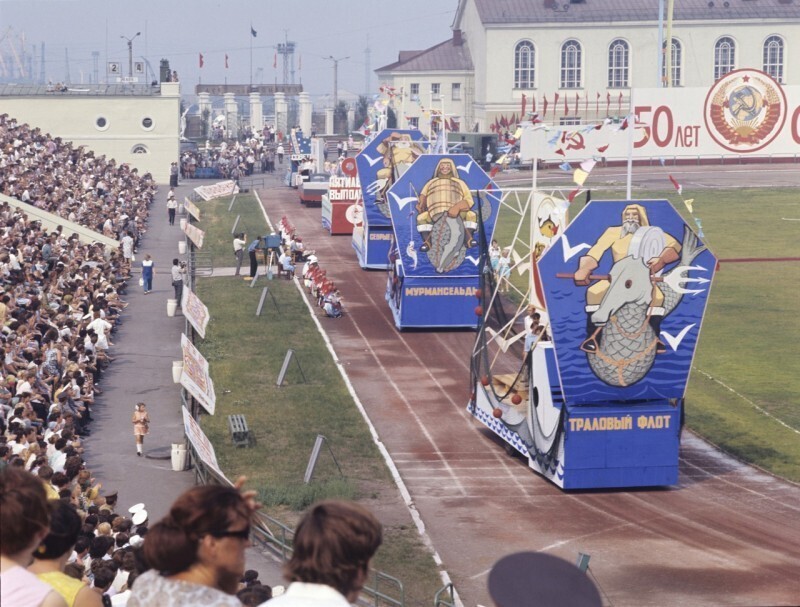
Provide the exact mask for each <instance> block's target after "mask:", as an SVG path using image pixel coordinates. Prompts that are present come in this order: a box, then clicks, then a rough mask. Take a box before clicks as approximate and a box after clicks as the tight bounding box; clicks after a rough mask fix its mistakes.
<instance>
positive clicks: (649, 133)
mask: <svg viewBox="0 0 800 607" xmlns="http://www.w3.org/2000/svg"><path fill="white" fill-rule="evenodd" d="M544 100H546V97H545V98H544V99H543V100H542V102H540V103H539V107H540V108H542V109H544V108H546V107H547V106H546V104H544V103H543V101H544ZM559 107H560V106H559ZM576 107H577V109H578V110H579V112H578V113H577V114H576V115H571V116H570V118H571V121H572V122H579V123H583V124H585V125H586V126H581V125H578V124H575V125H567V124H563V125H555V124H550V125H549V126H547V127H546V129H547V131H548V132H547V134H546V135H544V136H543V139H545V138H546V139H547V143H546V144H545V143H544V141H543V139H540V140H539V145H538V148H537V157H538V158H540V159H541V160H544V161H548V162H553V161H557V162H558V164H561V163H563V162H564V160H568V161H570V162H571V161H572V160H574V159H580V160H587V159H589V158H592V157H593V156H594V157H597V158H596V159H598V160H599V159H600V158H601V157H602V158H604V159H605V160H614V161H622V160H627V153H628V144H627V142H628V138H629V137H630V135H631V133H630V132H629V131H628V130H627V127H628V126H629V120H630V122H632V123H633V125H632V126H633V127H634V129H635V130H634V132H633V133H632V135H633V141H634V142H633V158H634V159H635V160H641V159H646V160H655V159H659V160H661V161H667V160H680V159H693V160H696V159H697V158H698V157H713V158H720V157H722V156H730V155H731V154H732V153H735V154H742V155H749V156H766V155H773V156H775V155H786V156H787V157H788V156H792V155H794V154H795V153H796V152H797V149H798V146H800V86H792V85H781V84H778V83H777V82H776V81H775V80H774V79H773V78H771V77H770V76H769V75H768V74H765V73H764V72H761V71H759V70H753V69H741V70H734V71H732V72H730V73H728V74H726V75H725V76H724V77H722V78H720V79H719V80H718V81H717V82H715V83H714V84H713V85H712V86H711V87H678V88H642V89H636V90H635V91H634V107H633V108H629V107H628V104H627V101H625V103H623V102H622V100H620V99H619V98H618V99H614V100H612V99H611V96H610V95H608V96H607V97H606V99H605V103H600V101H599V97H598V99H597V103H590V104H588V106H587V105H585V104H579V105H578V106H576ZM587 107H588V110H589V111H586V112H584V113H580V112H581V111H583V110H584V109H586V108H587ZM539 118H544V120H545V122H547V123H550V122H551V119H553V116H552V113H551V115H550V116H548V115H546V114H542V115H541V116H540V117H539ZM487 120H489V121H492V120H494V121H495V122H496V123H497V124H498V125H501V123H502V122H503V121H502V120H499V119H497V118H496V117H495V116H494V115H491V116H487ZM537 120H538V121H539V122H541V120H540V119H534V120H533V122H534V123H536V122H537ZM507 122H508V121H507ZM509 125H510V122H509ZM542 126H543V127H544V125H542ZM503 128H504V129H505V127H503ZM509 128H513V126H509ZM523 139H524V135H523ZM619 141H623V142H624V143H623V144H622V145H620V144H618V143H617V142H619ZM522 147H523V148H524V147H525V144H524V141H523V143H522ZM523 157H526V158H528V159H529V158H530V154H528V155H527V156H526V154H524V153H523Z"/></svg>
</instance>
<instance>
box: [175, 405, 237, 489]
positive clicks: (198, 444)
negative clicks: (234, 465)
mask: <svg viewBox="0 0 800 607" xmlns="http://www.w3.org/2000/svg"><path fill="white" fill-rule="evenodd" d="M181 410H182V411H183V430H184V432H185V433H186V438H188V439H189V442H190V443H191V444H192V447H194V450H195V452H197V456H198V457H199V458H200V461H202V462H203V463H204V464H205V465H206V466H208V467H209V468H211V469H212V470H213V471H214V472H216V473H217V474H219V475H220V476H221V477H222V478H224V479H226V480H227V477H226V476H225V474H224V473H223V472H222V470H220V468H219V464H218V463H217V454H216V452H215V451H214V445H213V444H211V441H210V440H208V437H207V436H206V433H205V432H203V429H202V428H201V427H200V424H198V423H197V421H195V420H194V419H192V415H191V413H189V411H188V410H187V409H186V407H181ZM229 482H230V481H229Z"/></svg>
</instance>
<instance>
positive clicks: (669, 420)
mask: <svg viewBox="0 0 800 607" xmlns="http://www.w3.org/2000/svg"><path fill="white" fill-rule="evenodd" d="M680 417H681V409H680V406H672V405H670V404H669V402H664V401H662V402H659V403H648V404H643V405H615V406H580V407H569V416H568V418H567V420H566V425H565V440H564V454H563V458H562V459H563V462H564V473H563V479H564V488H565V489H576V488H594V487H634V486H642V487H644V486H659V485H669V484H674V483H675V482H677V475H678V449H679V442H680Z"/></svg>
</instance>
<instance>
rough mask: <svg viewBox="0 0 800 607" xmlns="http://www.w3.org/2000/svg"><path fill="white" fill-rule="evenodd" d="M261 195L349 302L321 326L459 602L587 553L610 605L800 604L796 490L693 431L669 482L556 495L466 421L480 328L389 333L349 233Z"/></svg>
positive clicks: (379, 280)
mask: <svg viewBox="0 0 800 607" xmlns="http://www.w3.org/2000/svg"><path fill="white" fill-rule="evenodd" d="M260 194H261V198H262V200H264V201H265V203H264V204H265V207H266V210H267V213H268V214H269V216H270V218H271V219H272V220H273V222H275V221H276V220H278V219H279V218H280V217H281V216H283V215H286V216H287V217H288V218H289V219H290V220H291V221H292V222H293V223H294V225H295V226H296V227H297V230H298V233H299V234H300V235H302V236H303V241H304V243H305V244H306V246H307V248H310V249H315V250H316V252H317V255H318V257H319V259H320V262H321V264H322V266H323V267H324V268H326V269H327V271H328V276H329V277H330V278H332V279H333V280H335V281H336V284H337V286H338V287H339V288H340V290H341V292H342V295H343V297H344V304H345V308H346V312H347V315H346V316H345V318H343V319H341V320H337V321H333V320H331V321H329V322H328V321H325V320H323V325H324V327H325V330H326V331H327V332H328V335H329V336H330V339H331V341H332V343H333V346H334V348H335V350H336V353H337V355H338V357H339V359H340V361H341V362H342V364H343V365H344V366H345V368H346V369H347V372H348V374H349V376H350V379H351V381H352V383H353V385H354V387H355V390H356V392H357V393H358V396H359V398H360V400H361V401H362V402H363V404H364V406H365V408H366V410H367V413H368V414H369V416H370V418H371V420H372V422H373V423H374V424H375V427H376V428H377V430H378V432H379V434H380V436H381V438H382V440H383V441H384V443H385V444H386V446H387V448H388V450H389V452H390V453H391V455H392V457H393V459H394V461H395V463H396V465H397V468H398V469H399V471H400V474H401V476H402V477H403V480H404V481H405V483H406V484H407V486H408V489H409V491H410V492H411V495H412V497H413V499H414V502H415V503H416V505H417V507H418V509H419V511H420V513H421V515H422V518H423V520H424V522H425V524H426V527H427V531H428V533H429V535H430V536H431V539H432V540H433V543H434V545H435V547H436V549H437V550H438V552H439V554H440V555H441V557H442V559H443V561H444V565H445V567H446V568H447V570H448V572H449V573H450V575H451V577H452V578H453V581H454V582H455V585H456V588H457V590H458V591H459V593H460V594H461V598H462V600H463V601H464V604H465V605H468V606H473V605H476V604H483V605H491V604H492V603H491V600H490V599H489V597H488V593H487V591H486V579H487V575H488V571H489V569H490V568H491V566H492V564H493V563H494V562H495V561H496V560H497V559H498V558H499V557H500V556H502V555H505V554H508V553H511V552H515V551H520V550H539V551H546V552H549V553H551V554H555V555H558V556H561V557H564V558H566V559H568V560H570V561H573V562H574V561H575V559H576V557H577V554H578V552H584V553H588V554H590V555H591V561H590V563H589V567H590V572H591V573H592V574H593V576H594V578H595V580H596V581H597V583H598V585H599V586H600V587H601V589H602V592H603V593H604V596H605V602H606V603H607V604H611V605H615V606H622V605H632V606H634V605H635V606H637V607H638V606H643V605H659V606H661V605H797V604H800V581H798V579H799V578H800V576H799V575H798V571H800V487H798V486H797V485H794V484H791V483H787V482H784V481H781V480H779V479H776V478H774V477H772V476H769V475H767V474H764V473H761V472H759V471H757V470H754V469H753V468H750V467H748V466H745V465H743V464H741V463H739V462H737V461H735V460H733V459H731V458H729V457H727V456H724V455H722V454H720V453H718V452H716V451H715V450H714V449H713V448H711V447H710V446H708V445H707V444H706V443H704V442H703V441H701V440H699V439H698V438H696V437H694V436H693V435H691V434H690V433H688V432H686V433H684V436H683V442H682V448H681V462H680V480H679V485H678V486H676V487H670V488H665V489H649V490H618V491H584V492H578V493H565V492H563V491H561V490H560V489H558V488H556V487H555V486H554V485H552V484H550V483H549V482H547V481H545V480H544V479H542V478H541V477H539V476H537V475H536V474H534V473H533V472H532V471H531V470H530V469H528V468H527V465H526V464H525V462H524V461H523V460H521V459H518V458H511V457H509V456H508V455H506V453H505V452H504V450H503V447H502V445H501V444H499V442H498V441H497V440H495V438H494V436H493V435H491V434H490V433H488V431H486V430H484V428H483V426H481V425H480V424H479V423H478V422H477V421H475V420H473V418H472V417H471V416H470V415H469V414H468V413H467V412H466V410H465V407H466V404H467V400H468V397H469V396H468V395H469V392H470V386H469V353H470V351H471V348H472V343H473V339H474V333H472V332H470V331H440V332H403V333H401V332H398V331H397V330H396V329H395V327H394V324H393V322H392V318H391V314H390V312H389V309H388V307H387V305H386V302H385V300H384V296H383V294H384V286H385V282H386V274H385V273H384V272H380V271H370V272H367V271H364V270H361V269H360V268H359V266H358V262H357V260H356V256H355V253H354V251H353V250H352V248H351V245H350V237H349V236H333V237H332V236H329V235H328V233H327V232H326V231H324V230H323V229H322V227H321V222H320V209H318V208H316V209H314V208H311V209H309V208H306V207H304V206H302V205H301V204H299V202H297V192H296V191H295V190H292V189H290V188H286V187H282V186H276V187H275V188H274V189H273V188H269V189H268V190H263V191H261V192H260ZM531 604H535V601H533V600H532V602H531Z"/></svg>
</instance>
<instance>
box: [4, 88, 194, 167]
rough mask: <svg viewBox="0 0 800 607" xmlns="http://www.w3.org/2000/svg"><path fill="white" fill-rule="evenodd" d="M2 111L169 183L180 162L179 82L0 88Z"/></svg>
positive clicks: (55, 135) (20, 120)
mask: <svg viewBox="0 0 800 607" xmlns="http://www.w3.org/2000/svg"><path fill="white" fill-rule="evenodd" d="M0 107H2V111H3V112H6V113H8V114H9V115H10V116H12V117H14V118H16V119H17V120H18V121H19V122H25V123H28V124H29V125H31V126H32V127H39V128H41V129H42V130H43V131H44V132H46V133H50V134H51V135H53V136H54V137H61V138H62V139H66V140H68V141H71V142H72V143H73V144H74V145H76V146H78V145H85V146H86V147H87V148H89V149H91V150H94V152H95V153H97V154H105V155H106V156H107V157H109V158H114V159H115V160H116V161H117V163H120V164H121V163H128V164H130V165H131V166H133V167H135V168H137V169H138V170H139V173H140V174H144V173H151V174H152V175H153V177H154V178H155V179H156V181H158V182H159V183H167V182H168V181H169V169H170V164H171V163H172V162H176V161H177V160H178V158H179V133H180V117H181V116H180V83H179V82H162V83H160V84H159V85H158V86H151V85H150V84H89V85H80V86H75V87H65V88H64V89H63V90H58V91H54V90H50V88H49V87H44V86H39V85H19V84H17V85H15V84H4V85H1V86H0Z"/></svg>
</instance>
